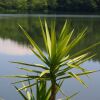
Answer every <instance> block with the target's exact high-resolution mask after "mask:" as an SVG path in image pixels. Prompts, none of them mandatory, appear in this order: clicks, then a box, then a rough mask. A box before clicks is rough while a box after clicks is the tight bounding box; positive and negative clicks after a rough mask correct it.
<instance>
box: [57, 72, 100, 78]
mask: <svg viewBox="0 0 100 100" xmlns="http://www.w3.org/2000/svg"><path fill="white" fill-rule="evenodd" d="M98 71H100V70H93V71H85V72H82V73H77V74H76V75H77V76H82V75H88V74H92V73H94V72H98ZM68 78H72V76H71V75H69V76H63V77H60V78H58V79H57V80H61V79H68Z"/></svg>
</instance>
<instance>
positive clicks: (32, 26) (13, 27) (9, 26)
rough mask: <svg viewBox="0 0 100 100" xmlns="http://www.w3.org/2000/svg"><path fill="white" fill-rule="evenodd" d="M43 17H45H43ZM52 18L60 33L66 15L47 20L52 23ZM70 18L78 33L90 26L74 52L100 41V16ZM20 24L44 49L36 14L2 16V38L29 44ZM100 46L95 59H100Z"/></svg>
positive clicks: (0, 29)
mask: <svg viewBox="0 0 100 100" xmlns="http://www.w3.org/2000/svg"><path fill="white" fill-rule="evenodd" d="M42 19H43V17H42ZM52 19H55V20H56V25H57V27H56V30H57V33H58V34H59V31H60V29H61V26H62V25H63V23H64V21H65V19H66V18H65V17H58V18H53V17H47V21H48V23H49V25H50V21H51V20H52ZM67 19H68V20H70V25H71V27H72V28H73V27H74V28H75V29H76V33H75V34H77V33H78V32H79V30H80V29H82V28H83V27H86V26H88V32H87V34H86V37H85V38H84V40H83V41H82V42H81V43H80V44H79V45H78V47H77V48H75V49H74V52H77V51H78V50H79V49H82V48H85V47H88V46H89V45H91V44H92V43H96V42H98V41H100V25H99V23H100V18H99V17H97V18H93V17H90V18H89V17H87V18H86V17H85V18H82V17H80V18H79V17H67ZM18 24H20V25H22V26H23V27H24V28H25V30H26V31H27V32H28V33H29V34H30V35H31V37H32V38H34V40H35V41H36V42H37V43H38V45H39V46H40V47H41V48H42V49H44V45H43V41H42V36H41V34H40V33H41V29H40V24H39V20H38V18H37V17H34V16H26V17H22V16H20V17H7V16H6V17H4V18H3V17H1V18H0V38H2V39H5V40H6V39H10V40H13V41H16V42H17V43H19V44H22V45H24V46H25V45H26V46H27V45H28V41H27V39H26V38H25V36H24V35H23V34H22V32H21V30H20V29H19V27H18ZM99 49H100V46H99V47H96V48H95V49H94V50H93V51H94V52H96V53H97V54H98V55H97V56H96V57H95V58H93V60H94V61H95V60H96V61H100V50H99Z"/></svg>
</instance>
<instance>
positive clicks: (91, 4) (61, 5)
mask: <svg viewBox="0 0 100 100" xmlns="http://www.w3.org/2000/svg"><path fill="white" fill-rule="evenodd" d="M99 10H100V2H99V0H0V13H80V14H81V13H97V14H99V12H100V11H99Z"/></svg>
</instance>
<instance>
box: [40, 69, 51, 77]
mask: <svg viewBox="0 0 100 100" xmlns="http://www.w3.org/2000/svg"><path fill="white" fill-rule="evenodd" d="M48 73H50V71H49V70H45V71H43V72H42V73H41V74H40V77H42V76H44V75H46V74H48Z"/></svg>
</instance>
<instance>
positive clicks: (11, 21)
mask: <svg viewBox="0 0 100 100" xmlns="http://www.w3.org/2000/svg"><path fill="white" fill-rule="evenodd" d="M41 17H42V18H43V15H42V16H41ZM45 17H46V16H45ZM54 17H56V18H54ZM66 18H67V19H68V20H70V22H71V24H70V25H71V26H72V27H75V29H76V34H77V32H78V30H80V29H82V28H83V27H85V26H88V32H87V35H86V38H85V39H84V40H83V41H82V42H81V43H80V44H79V45H78V46H77V47H76V48H75V49H74V51H73V52H77V51H78V50H80V49H82V48H85V47H87V46H89V45H90V44H92V43H95V42H98V41H100V17H99V16H70V15H68V16H61V15H60V16H58V17H57V15H56V16H53V15H52V16H47V21H48V23H50V20H52V19H55V20H56V24H57V27H56V30H57V32H58V33H59V31H60V28H61V25H63V23H64V21H65V19H66ZM18 24H20V25H22V26H23V27H24V28H25V29H26V30H27V31H28V32H29V33H30V35H31V36H32V37H33V38H34V39H35V41H36V42H37V43H38V45H39V46H40V47H41V49H42V50H44V45H43V42H42V38H41V34H40V31H41V30H40V26H39V20H38V16H37V15H0V75H15V74H25V72H23V71H20V70H18V69H17V68H16V67H18V65H16V64H11V63H10V62H9V61H25V62H28V63H41V62H40V61H39V60H38V59H37V58H36V56H35V55H34V54H32V52H31V51H30V49H29V43H28V41H27V39H26V38H25V36H24V35H23V34H22V33H21V31H20V30H19V28H18ZM44 51H45V50H44ZM93 51H94V52H96V53H97V54H98V55H97V56H96V57H95V58H93V59H92V60H90V61H87V62H86V63H84V64H83V65H82V66H84V67H85V68H86V67H87V69H90V70H93V69H100V46H98V47H96V48H95V49H93ZM90 77H91V78H90V79H89V78H87V77H82V78H83V79H84V81H85V82H86V83H87V84H88V86H89V87H88V88H84V87H83V86H82V85H81V84H80V83H78V82H77V81H76V80H75V79H68V80H66V81H65V83H64V84H63V86H62V89H63V91H64V92H65V93H66V95H71V94H72V93H74V92H77V91H80V94H79V95H77V96H76V97H75V98H73V100H100V94H99V93H100V72H98V73H94V74H92V75H90ZM13 81H15V80H14V79H0V97H1V98H3V99H4V100H22V98H21V97H20V96H19V94H18V93H17V92H16V91H15V89H14V88H13V86H12V85H11V82H13ZM61 96H62V95H61V94H58V96H57V98H60V97H61Z"/></svg>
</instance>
